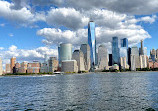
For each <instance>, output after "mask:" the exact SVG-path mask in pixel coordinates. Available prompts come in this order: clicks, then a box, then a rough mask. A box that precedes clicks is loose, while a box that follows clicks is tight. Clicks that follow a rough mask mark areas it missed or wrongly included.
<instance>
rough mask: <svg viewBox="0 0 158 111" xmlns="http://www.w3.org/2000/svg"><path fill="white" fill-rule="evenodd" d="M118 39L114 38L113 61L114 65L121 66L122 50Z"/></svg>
mask: <svg viewBox="0 0 158 111" xmlns="http://www.w3.org/2000/svg"><path fill="white" fill-rule="evenodd" d="M118 42H119V41H118V37H113V38H112V59H113V64H117V65H119V64H120V49H119V45H118Z"/></svg>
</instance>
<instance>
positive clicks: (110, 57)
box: [109, 54, 112, 66]
mask: <svg viewBox="0 0 158 111" xmlns="http://www.w3.org/2000/svg"><path fill="white" fill-rule="evenodd" d="M109 66H112V54H109Z"/></svg>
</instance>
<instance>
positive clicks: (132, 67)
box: [131, 55, 136, 71]
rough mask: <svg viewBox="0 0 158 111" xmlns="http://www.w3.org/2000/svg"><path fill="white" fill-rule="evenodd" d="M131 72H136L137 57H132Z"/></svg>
mask: <svg viewBox="0 0 158 111" xmlns="http://www.w3.org/2000/svg"><path fill="white" fill-rule="evenodd" d="M131 71H136V56H135V55H131Z"/></svg>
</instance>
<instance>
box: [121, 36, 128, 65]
mask: <svg viewBox="0 0 158 111" xmlns="http://www.w3.org/2000/svg"><path fill="white" fill-rule="evenodd" d="M120 57H126V62H127V63H128V39H127V38H123V39H121V48H120Z"/></svg>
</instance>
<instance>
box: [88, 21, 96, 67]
mask: <svg viewBox="0 0 158 111" xmlns="http://www.w3.org/2000/svg"><path fill="white" fill-rule="evenodd" d="M88 44H89V46H90V58H91V66H92V67H94V66H95V65H96V62H97V60H96V38H95V23H94V22H93V21H90V22H89V24H88Z"/></svg>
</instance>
